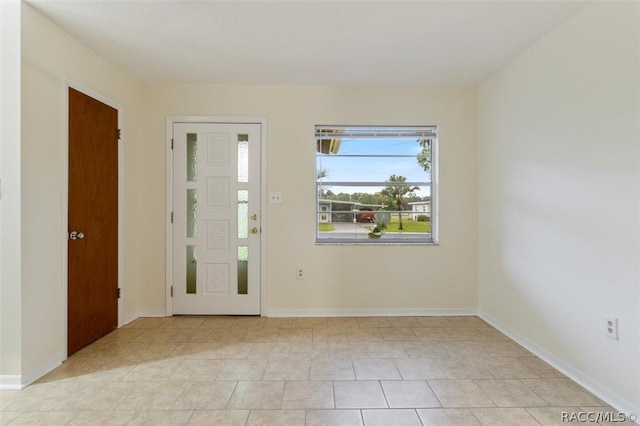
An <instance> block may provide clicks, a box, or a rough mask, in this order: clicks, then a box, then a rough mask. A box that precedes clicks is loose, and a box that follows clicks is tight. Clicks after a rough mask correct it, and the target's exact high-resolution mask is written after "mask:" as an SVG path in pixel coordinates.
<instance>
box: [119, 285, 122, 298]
mask: <svg viewBox="0 0 640 426" xmlns="http://www.w3.org/2000/svg"><path fill="white" fill-rule="evenodd" d="M120 297H122V289H121V288H118V299H120Z"/></svg>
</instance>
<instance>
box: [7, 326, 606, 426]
mask: <svg viewBox="0 0 640 426" xmlns="http://www.w3.org/2000/svg"><path fill="white" fill-rule="evenodd" d="M595 410H598V411H614V410H613V409H612V408H610V407H607V406H606V404H604V403H603V402H602V401H600V400H599V399H598V398H596V397H594V396H593V395H591V394H590V393H589V392H587V391H585V390H584V389H582V388H581V387H579V386H578V385H576V384H575V383H573V382H572V381H571V380H569V379H567V378H566V377H564V376H563V375H562V374H560V373H558V372H557V371H556V370H554V369H553V368H551V367H550V366H548V365H547V364H545V363H544V362H542V361H541V360H540V359H538V358H536V357H535V356H533V355H532V354H531V353H529V352H527V351H526V350H525V349H523V348H522V347H520V346H518V345H517V344H515V343H514V342H513V341H511V340H509V339H508V338H506V337H505V336H504V335H503V334H501V333H500V332H498V331H497V330H496V329H494V328H492V327H491V326H489V325H488V324H486V323H485V322H484V321H482V320H481V319H479V318H477V317H392V318H383V317H375V318H261V317H172V318H139V319H137V320H136V321H133V322H132V323H131V324H128V325H127V326H125V327H123V328H121V329H118V330H115V331H114V332H112V333H111V334H109V335H107V336H105V337H103V338H102V339H100V340H99V341H97V342H95V343H94V344H92V345H90V346H88V347H86V348H85V349H83V350H81V351H80V352H78V353H76V354H75V355H73V356H71V357H70V358H69V359H68V360H67V361H66V362H65V363H64V364H63V365H61V366H60V367H59V368H57V369H55V370H54V371H52V372H51V373H50V374H48V375H47V376H45V377H44V378H42V379H41V380H39V381H38V382H37V383H35V384H33V385H31V386H29V387H27V388H26V389H24V390H22V391H6V390H5V391H0V424H2V425H6V424H10V425H26V424H30V425H91V424H103V425H125V424H129V425H142V424H149V425H165V424H166V425H184V424H189V425H214V426H218V425H239V426H253V425H276V426H288V425H292V426H297V425H300V426H302V425H308V426H311V425H323V426H327V425H329V426H330V425H345V426H349V425H366V426H375V425H384V426H403V425H416V426H418V425H438V426H440V425H443V426H446V425H509V426H512V425H561V424H566V422H565V423H563V422H562V412H567V413H572V412H581V411H595Z"/></svg>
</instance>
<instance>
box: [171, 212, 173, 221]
mask: <svg viewBox="0 0 640 426" xmlns="http://www.w3.org/2000/svg"><path fill="white" fill-rule="evenodd" d="M171 223H173V212H171Z"/></svg>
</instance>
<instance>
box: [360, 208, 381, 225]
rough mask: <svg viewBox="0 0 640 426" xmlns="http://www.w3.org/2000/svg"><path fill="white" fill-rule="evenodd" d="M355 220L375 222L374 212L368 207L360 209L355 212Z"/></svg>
mask: <svg viewBox="0 0 640 426" xmlns="http://www.w3.org/2000/svg"><path fill="white" fill-rule="evenodd" d="M356 220H357V221H358V222H375V221H376V213H375V212H373V211H371V210H370V209H362V210H360V211H359V212H358V213H356Z"/></svg>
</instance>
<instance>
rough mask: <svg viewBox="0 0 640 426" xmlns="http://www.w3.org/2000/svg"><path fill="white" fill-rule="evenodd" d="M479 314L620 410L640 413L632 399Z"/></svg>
mask: <svg viewBox="0 0 640 426" xmlns="http://www.w3.org/2000/svg"><path fill="white" fill-rule="evenodd" d="M478 316H479V317H480V318H482V319H483V320H485V321H486V322H488V323H489V324H491V325H492V326H494V327H495V328H497V329H498V330H500V331H501V332H502V333H503V334H505V335H506V336H508V337H509V338H511V339H512V340H514V341H515V342H516V343H518V344H519V345H521V346H522V347H524V348H525V349H526V350H528V351H529V352H531V353H532V354H534V355H536V356H537V357H539V358H540V359H542V360H543V361H544V362H546V363H547V364H549V365H551V366H552V367H553V368H555V369H556V370H558V371H560V372H561V373H562V374H564V375H565V376H567V377H568V378H570V379H571V380H573V381H574V382H576V383H577V384H579V385H580V386H582V387H583V388H585V389H586V390H588V391H589V392H591V393H592V394H594V395H595V396H596V397H598V398H600V399H601V400H602V401H604V402H606V403H607V404H609V405H610V406H611V407H613V408H614V409H616V410H618V411H619V412H622V413H635V414H638V413H640V407H634V406H633V404H632V403H631V402H630V401H627V400H626V399H625V398H623V397H621V396H620V395H617V394H616V393H615V392H613V391H611V390H610V389H608V388H607V387H606V386H603V385H602V384H600V383H598V382H596V381H594V380H593V379H592V378H590V377H589V376H588V375H587V374H585V373H584V372H582V371H579V370H577V369H576V368H574V367H573V366H571V365H570V364H567V363H566V362H565V361H563V360H562V359H560V358H558V357H557V356H555V355H554V354H552V353H551V352H548V351H547V350H546V349H545V348H543V347H542V346H539V345H538V344H537V343H535V342H533V341H531V340H529V339H528V338H527V337H525V336H523V335H521V334H519V333H517V332H515V331H513V330H511V329H510V328H509V327H507V326H506V325H504V324H502V323H501V322H499V321H498V320H496V319H495V318H493V317H492V316H491V315H489V314H487V313H486V312H483V311H481V310H478Z"/></svg>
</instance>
